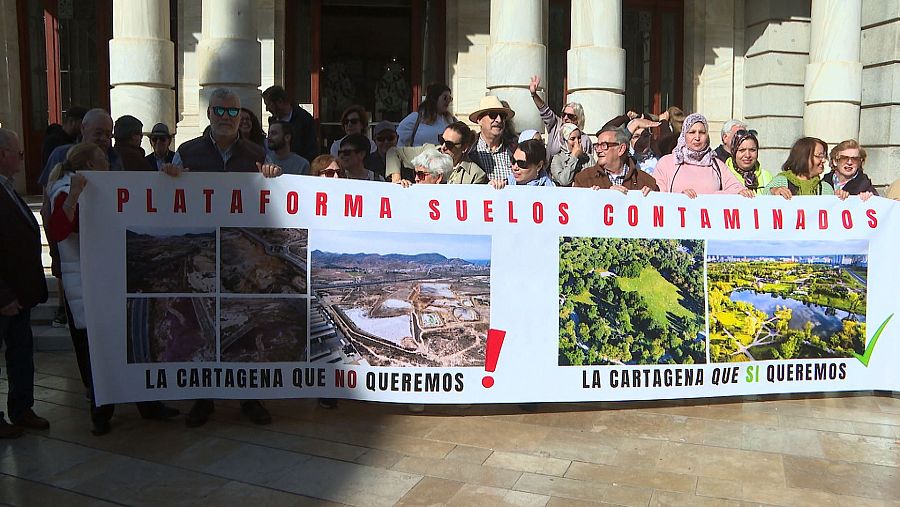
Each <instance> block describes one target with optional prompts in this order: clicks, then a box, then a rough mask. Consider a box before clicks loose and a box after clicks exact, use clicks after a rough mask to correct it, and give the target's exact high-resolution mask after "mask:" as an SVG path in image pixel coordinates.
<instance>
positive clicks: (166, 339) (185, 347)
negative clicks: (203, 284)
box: [126, 297, 216, 363]
mask: <svg viewBox="0 0 900 507" xmlns="http://www.w3.org/2000/svg"><path fill="white" fill-rule="evenodd" d="M126 308H127V316H128V330H127V339H128V362H129V363H167V362H173V363H177V362H199V361H215V360H216V327H215V322H216V318H215V316H216V300H215V298H211V297H191V298H185V297H174V298H170V297H160V298H146V297H143V298H128V302H127V305H126Z"/></svg>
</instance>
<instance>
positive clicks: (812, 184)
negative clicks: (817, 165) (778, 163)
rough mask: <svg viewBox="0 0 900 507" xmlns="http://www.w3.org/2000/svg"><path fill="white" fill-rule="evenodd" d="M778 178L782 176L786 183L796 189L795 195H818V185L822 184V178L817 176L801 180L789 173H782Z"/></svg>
mask: <svg viewBox="0 0 900 507" xmlns="http://www.w3.org/2000/svg"><path fill="white" fill-rule="evenodd" d="M779 176H784V177H785V178H786V179H787V180H788V183H790V184H791V185H793V186H795V187H797V195H819V185H820V184H821V183H822V178H820V177H818V176H816V177H815V178H810V179H808V180H802V179H800V177H799V176H797V175H796V174H794V173H792V172H791V171H783V172H782V173H781V174H779Z"/></svg>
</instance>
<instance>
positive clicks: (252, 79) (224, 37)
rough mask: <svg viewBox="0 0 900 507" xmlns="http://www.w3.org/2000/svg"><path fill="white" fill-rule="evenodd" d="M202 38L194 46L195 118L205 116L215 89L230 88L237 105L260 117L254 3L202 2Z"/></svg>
mask: <svg viewBox="0 0 900 507" xmlns="http://www.w3.org/2000/svg"><path fill="white" fill-rule="evenodd" d="M202 9H203V11H202V12H203V23H202V25H203V28H202V30H203V35H202V38H201V40H200V42H199V43H198V44H197V64H198V67H199V70H200V72H199V82H200V102H199V107H198V114H199V116H200V117H201V119H200V123H201V124H203V123H204V120H203V119H202V118H203V117H205V116H206V107H207V105H208V104H209V95H210V94H211V93H212V91H213V90H215V89H216V88H221V87H225V88H230V89H231V90H233V91H234V92H235V93H237V94H238V96H239V97H240V98H241V105H242V106H244V107H246V108H247V109H250V110H251V111H253V112H254V113H256V115H257V116H258V117H260V118H261V117H262V116H261V114H260V113H261V111H262V98H261V97H260V89H259V85H260V75H261V71H260V67H261V63H260V54H261V53H260V52H261V46H260V43H259V40H258V39H257V27H256V14H255V11H256V2H255V1H254V0H203V7H202Z"/></svg>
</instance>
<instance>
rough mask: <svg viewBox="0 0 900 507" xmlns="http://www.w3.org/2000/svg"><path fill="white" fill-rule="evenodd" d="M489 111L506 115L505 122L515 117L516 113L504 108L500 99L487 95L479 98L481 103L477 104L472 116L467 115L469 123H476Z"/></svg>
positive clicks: (506, 107)
mask: <svg viewBox="0 0 900 507" xmlns="http://www.w3.org/2000/svg"><path fill="white" fill-rule="evenodd" d="M491 111H499V112H501V113H504V114H506V119H507V120H509V119H511V118H512V117H513V116H515V115H516V112H515V111H513V110H512V109H510V108H509V107H508V106H505V105H504V104H503V102H500V99H498V98H497V97H495V96H493V95H487V96H484V97H481V102H479V103H478V109H477V110H475V111H473V112H472V114H470V115H469V121H471V122H472V123H478V118H479V117H481V116H484V115H485V114H486V113H490V112H491Z"/></svg>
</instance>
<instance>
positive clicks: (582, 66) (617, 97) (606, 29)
mask: <svg viewBox="0 0 900 507" xmlns="http://www.w3.org/2000/svg"><path fill="white" fill-rule="evenodd" d="M567 67H568V68H567V73H568V74H567V76H568V87H569V96H568V100H567V102H578V103H580V104H581V105H582V106H583V107H584V111H585V125H584V129H585V132H587V133H590V134H593V133H594V132H596V131H597V130H599V129H600V127H602V126H603V124H604V123H606V122H607V121H608V120H609V119H610V118H613V117H616V116H619V115H620V114H623V113H624V112H625V50H624V49H622V0H572V49H570V50H569V52H568V58H567Z"/></svg>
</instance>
